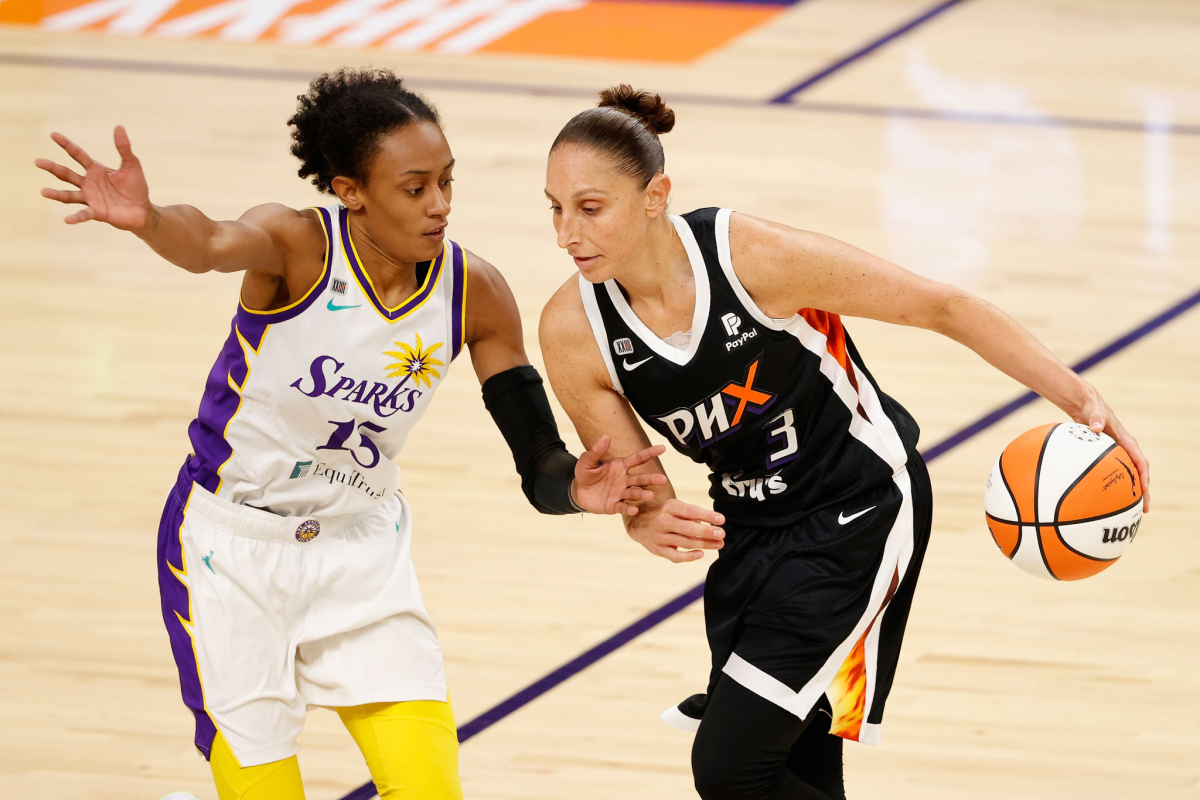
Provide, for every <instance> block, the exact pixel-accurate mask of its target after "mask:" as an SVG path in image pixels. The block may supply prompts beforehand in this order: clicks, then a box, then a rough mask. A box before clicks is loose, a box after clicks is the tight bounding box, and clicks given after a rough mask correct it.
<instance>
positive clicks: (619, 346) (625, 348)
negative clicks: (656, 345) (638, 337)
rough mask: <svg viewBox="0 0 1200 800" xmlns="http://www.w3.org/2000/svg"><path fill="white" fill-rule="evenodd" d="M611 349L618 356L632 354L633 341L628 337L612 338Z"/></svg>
mask: <svg viewBox="0 0 1200 800" xmlns="http://www.w3.org/2000/svg"><path fill="white" fill-rule="evenodd" d="M613 350H614V351H615V352H616V354H617V355H619V356H628V355H632V354H633V342H631V341H629V339H627V338H626V339H614V340H613Z"/></svg>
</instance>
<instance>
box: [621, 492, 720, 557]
mask: <svg viewBox="0 0 1200 800" xmlns="http://www.w3.org/2000/svg"><path fill="white" fill-rule="evenodd" d="M625 519H626V526H625V529H626V531H628V533H629V536H630V538H632V539H633V540H634V541H635V542H637V543H639V544H640V545H641V546H642V547H644V548H646V549H647V550H649V551H650V552H651V553H654V555H656V556H661V557H663V558H665V559H667V560H668V561H674V562H675V563H676V564H679V563H682V562H684V561H695V560H696V559H698V558H703V557H704V551H705V550H720V549H721V547H722V546H723V545H724V543H725V531H723V530H722V529H721V528H719V527H716V526H718V525H723V524H725V517H724V516H723V515H721V514H718V513H717V512H715V511H711V510H709V509H707V508H701V507H700V506H693V505H689V504H687V503H684V502H683V501H681V500H678V499H676V498H674V497H672V498H671V499H669V500H667V501H666V502H665V503H663V504H662V505H660V506H657V507H655V508H653V509H643V510H642V511H641V513H639V514H638V515H637V516H636V517H626V518H625Z"/></svg>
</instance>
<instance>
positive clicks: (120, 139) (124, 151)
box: [34, 125, 154, 233]
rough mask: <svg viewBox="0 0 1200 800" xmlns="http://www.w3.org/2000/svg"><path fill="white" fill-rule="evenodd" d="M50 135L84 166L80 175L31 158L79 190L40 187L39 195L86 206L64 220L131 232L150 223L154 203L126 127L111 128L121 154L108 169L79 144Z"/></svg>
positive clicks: (69, 223)
mask: <svg viewBox="0 0 1200 800" xmlns="http://www.w3.org/2000/svg"><path fill="white" fill-rule="evenodd" d="M50 138H51V139H53V140H54V141H55V142H56V143H57V144H58V145H59V146H60V147H62V149H63V150H66V151H67V155H69V156H70V157H71V158H73V159H75V161H76V163H78V164H79V166H81V167H83V170H84V174H83V175H80V174H78V173H77V172H75V171H74V170H71V169H68V168H67V167H64V166H62V165H61V164H56V163H55V162H53V161H51V160H50V159H48V158H39V159H38V160H37V161H35V162H34V164H36V165H37V167H38V168H39V169H44V170H45V171H46V172H49V173H50V174H51V175H53V176H54V177H56V178H58V179H59V180H61V181H63V182H65V183H69V184H71V185H72V186H74V187H75V188H76V189H77V190H78V191H71V190H66V189H49V188H47V189H42V197H46V198H48V199H50V200H57V201H58V202H60V203H67V204H72V203H80V204H82V205H84V206H85V208H84V209H83V210H81V211H77V212H75V213H74V214H71V215H69V216H67V217H66V218H65V219H64V222H66V223H67V224H68V225H75V224H78V223H80V222H87V221H88V220H90V219H94V220H96V221H98V222H107V223H108V224H109V225H112V226H113V227H114V228H119V229H120V230H123V231H132V232H134V233H138V232H139V231H141V230H142V229H144V228H146V227H147V226H148V225H149V224H150V223H151V221H152V220H153V217H154V206H152V205H151V204H150V190H149V188H148V187H147V186H146V176H145V174H144V173H143V172H142V165H141V162H139V161H138V159H137V156H135V155H134V154H133V148H131V147H130V146H129V135H128V134H127V133H125V128H123V127H122V126H120V125H118V126H117V128H116V130H115V131H113V141H114V142H115V143H116V145H117V152H118V153H120V154H121V166H120V168H119V169H109V168H108V167H106V166H104V165H103V164H101V163H100V162H99V161H94V160H93V159H92V157H91V156H89V155H88V154H87V153H86V152H84V150H83V148H82V147H80V146H79V145H77V144H75V143H74V142H72V141H71V140H70V139H68V138H67V137H66V136H63V135H62V134H61V133H52V134H50Z"/></svg>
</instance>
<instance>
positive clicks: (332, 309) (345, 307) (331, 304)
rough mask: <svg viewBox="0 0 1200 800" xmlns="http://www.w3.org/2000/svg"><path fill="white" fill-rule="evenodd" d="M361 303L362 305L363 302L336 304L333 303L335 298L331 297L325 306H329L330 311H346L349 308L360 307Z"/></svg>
mask: <svg viewBox="0 0 1200 800" xmlns="http://www.w3.org/2000/svg"><path fill="white" fill-rule="evenodd" d="M361 305H362V303H359V304H358V305H356V306H335V305H334V304H333V298H332V297H331V298H329V302H328V303H327V304H326V305H325V307H326V308H328V309H329V310H330V311H344V310H346V309H347V308H358V307H359V306H361Z"/></svg>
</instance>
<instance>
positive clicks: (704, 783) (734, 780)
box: [692, 739, 764, 800]
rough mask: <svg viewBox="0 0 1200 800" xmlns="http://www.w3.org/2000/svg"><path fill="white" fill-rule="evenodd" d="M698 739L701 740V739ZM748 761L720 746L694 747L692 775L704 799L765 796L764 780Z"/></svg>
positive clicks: (750, 799)
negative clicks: (762, 785) (746, 762)
mask: <svg viewBox="0 0 1200 800" xmlns="http://www.w3.org/2000/svg"><path fill="white" fill-rule="evenodd" d="M697 741H698V743H699V742H700V740H699V739H698V740H697ZM747 766H748V765H747V764H745V763H744V762H743V760H742V759H740V758H739V757H738V756H736V755H734V754H731V753H729V752H726V753H721V752H720V748H708V747H703V746H701V747H692V778H693V780H694V782H695V785H696V793H697V794H699V795H700V797H701V798H702V800H757V798H761V797H763V796H764V793H763V792H762V791H760V787H759V786H758V785H757V784H759V783H761V781H757V780H755V776H754V775H752V774H749V773H750V770H748V769H747Z"/></svg>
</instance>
